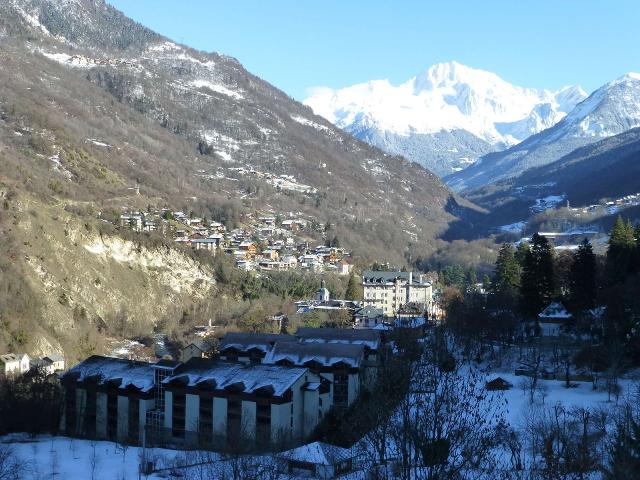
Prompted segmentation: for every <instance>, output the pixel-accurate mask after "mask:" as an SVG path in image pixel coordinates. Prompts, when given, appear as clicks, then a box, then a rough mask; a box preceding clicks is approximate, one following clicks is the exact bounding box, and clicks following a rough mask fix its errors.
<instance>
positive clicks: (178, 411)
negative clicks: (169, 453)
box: [171, 393, 186, 438]
mask: <svg viewBox="0 0 640 480" xmlns="http://www.w3.org/2000/svg"><path fill="white" fill-rule="evenodd" d="M185 408H186V395H185V394H184V393H174V394H173V404H172V408H171V417H172V420H171V435H173V436H174V437H175V438H184V430H185Z"/></svg>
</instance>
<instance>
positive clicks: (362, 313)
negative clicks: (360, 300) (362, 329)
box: [356, 305, 384, 317]
mask: <svg viewBox="0 0 640 480" xmlns="http://www.w3.org/2000/svg"><path fill="white" fill-rule="evenodd" d="M356 315H357V316H359V317H382V316H383V315H384V311H383V310H382V309H381V308H377V307H374V306H373V305H366V306H365V307H363V308H361V309H360V310H358V311H357V312H356Z"/></svg>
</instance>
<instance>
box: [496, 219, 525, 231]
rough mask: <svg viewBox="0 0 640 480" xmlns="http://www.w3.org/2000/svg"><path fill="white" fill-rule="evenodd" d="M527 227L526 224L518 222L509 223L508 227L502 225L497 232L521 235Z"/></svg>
mask: <svg viewBox="0 0 640 480" xmlns="http://www.w3.org/2000/svg"><path fill="white" fill-rule="evenodd" d="M526 225H527V222H525V221H520V222H515V223H510V224H509V225H502V226H501V227H498V230H500V231H501V232H504V233H522V230H524V227H525V226H526Z"/></svg>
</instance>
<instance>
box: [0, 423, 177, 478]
mask: <svg viewBox="0 0 640 480" xmlns="http://www.w3.org/2000/svg"><path fill="white" fill-rule="evenodd" d="M0 443H2V444H4V445H6V444H8V445H11V446H12V448H13V452H14V454H15V455H16V456H17V457H18V458H19V460H20V463H21V464H22V466H23V469H24V470H23V472H22V476H21V477H20V478H21V479H24V480H41V479H94V480H99V479H100V480H101V479H105V480H106V479H109V480H114V479H117V480H125V479H137V478H138V465H139V462H140V452H141V450H142V449H141V448H137V447H129V448H127V449H126V450H125V449H123V448H121V447H120V446H119V445H117V444H115V443H113V442H98V441H96V442H91V441H89V440H80V439H75V438H74V439H72V438H68V437H57V436H56V437H51V436H44V435H43V436H38V437H36V438H30V437H29V436H27V435H23V434H16V435H8V436H5V437H1V438H0ZM183 453H184V452H178V451H174V450H162V449H147V454H148V456H149V458H155V459H158V464H159V465H160V466H161V467H162V466H166V467H170V466H171V465H172V464H173V462H175V461H176V460H177V459H178V458H179V457H180V456H181V455H182V454H183ZM160 459H162V460H160ZM168 477H169V472H165V473H159V474H153V475H149V476H144V475H143V476H142V478H149V479H155V478H168Z"/></svg>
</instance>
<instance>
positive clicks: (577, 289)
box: [569, 238, 596, 311]
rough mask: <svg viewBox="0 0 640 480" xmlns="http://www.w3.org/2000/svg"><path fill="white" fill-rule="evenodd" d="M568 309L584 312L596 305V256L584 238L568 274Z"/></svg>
mask: <svg viewBox="0 0 640 480" xmlns="http://www.w3.org/2000/svg"><path fill="white" fill-rule="evenodd" d="M569 277H570V278H569V285H570V289H571V291H570V297H569V298H570V302H569V305H570V307H571V308H572V309H573V310H575V311H584V310H587V309H589V308H593V307H595V304H596V302H595V301H596V255H595V253H593V247H592V246H591V243H589V240H587V239H586V238H585V239H584V241H583V242H582V244H580V246H579V247H578V250H577V252H576V253H575V254H574V256H573V265H571V271H570V274H569Z"/></svg>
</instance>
